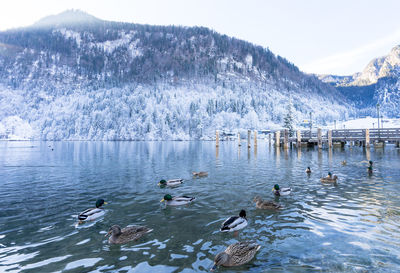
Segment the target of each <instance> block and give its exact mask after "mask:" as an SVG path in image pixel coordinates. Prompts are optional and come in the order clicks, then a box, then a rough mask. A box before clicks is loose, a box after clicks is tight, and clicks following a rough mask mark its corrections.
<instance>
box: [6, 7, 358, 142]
mask: <svg viewBox="0 0 400 273" xmlns="http://www.w3.org/2000/svg"><path fill="white" fill-rule="evenodd" d="M0 85H1V87H0V107H1V108H0V109H2V110H1V111H0V136H1V135H2V132H3V135H4V134H9V135H12V134H17V131H18V132H19V134H21V132H24V135H25V136H29V135H31V136H33V137H35V138H37V139H56V140H59V139H91V140H97V139H99V140H102V139H108V140H131V139H135V140H136V139H200V138H208V137H210V136H212V135H213V134H214V132H215V130H216V129H225V130H236V129H266V128H271V127H277V126H281V125H282V123H283V116H284V115H285V113H286V107H287V104H288V103H289V98H291V101H292V102H293V106H294V114H295V117H296V121H301V120H302V119H304V118H308V116H309V113H310V112H313V119H314V120H315V121H317V122H319V123H321V124H324V123H326V122H329V121H332V120H334V119H336V120H337V119H343V118H346V117H348V116H351V115H354V114H355V113H356V110H355V108H353V107H352V106H350V105H349V104H348V103H347V101H346V98H345V96H343V95H342V94H344V95H346V94H345V92H341V91H338V90H337V89H335V88H334V87H333V86H331V85H330V84H326V83H323V82H321V81H320V80H319V79H318V78H317V77H316V76H314V75H307V74H304V73H302V72H301V71H299V69H298V68H297V67H296V66H295V65H293V64H292V63H290V62H288V61H287V60H286V59H284V58H282V57H280V56H276V55H274V54H273V53H272V52H271V51H269V50H268V49H265V48H263V47H261V46H257V45H253V44H251V43H248V42H245V41H242V40H239V39H236V38H232V37H228V36H226V35H221V34H219V33H217V32H215V31H212V30H210V29H207V28H204V27H177V26H150V25H139V24H130V23H119V22H110V21H104V20H100V19H98V18H95V17H93V16H91V15H89V14H86V13H84V12H81V11H66V12H63V13H61V14H59V15H55V16H49V17H46V18H43V19H42V20H40V21H39V22H37V23H35V24H34V25H32V26H30V27H26V28H20V29H12V30H8V31H3V32H0Z"/></svg>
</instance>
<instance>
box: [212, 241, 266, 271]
mask: <svg viewBox="0 0 400 273" xmlns="http://www.w3.org/2000/svg"><path fill="white" fill-rule="evenodd" d="M260 247H261V246H260V245H259V244H257V243H255V242H237V243H234V244H232V245H230V246H228V247H227V248H226V249H225V251H224V252H220V253H218V254H217V256H215V259H214V266H213V267H212V268H211V271H213V270H215V269H216V268H217V267H218V266H221V265H222V266H239V265H243V264H245V263H248V262H249V261H250V260H251V259H253V258H254V255H255V254H256V253H257V251H258V250H259V249H260Z"/></svg>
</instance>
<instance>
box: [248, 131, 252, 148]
mask: <svg viewBox="0 0 400 273" xmlns="http://www.w3.org/2000/svg"><path fill="white" fill-rule="evenodd" d="M250 140H251V131H250V130H247V148H250V146H251V144H250Z"/></svg>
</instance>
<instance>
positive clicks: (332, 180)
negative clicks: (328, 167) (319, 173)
mask: <svg viewBox="0 0 400 273" xmlns="http://www.w3.org/2000/svg"><path fill="white" fill-rule="evenodd" d="M337 180H338V177H337V175H334V176H332V173H331V172H328V175H327V176H326V177H323V178H321V182H327V183H336V181H337Z"/></svg>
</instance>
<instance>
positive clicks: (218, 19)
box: [0, 0, 400, 75]
mask: <svg viewBox="0 0 400 273" xmlns="http://www.w3.org/2000/svg"><path fill="white" fill-rule="evenodd" d="M66 9H80V10H82V11H85V12H87V13H89V14H91V15H94V16H96V17H98V18H100V19H105V20H112V21H123V22H132V23H140V24H152V25H182V26H205V27H208V28H211V29H213V30H215V31H217V32H219V33H222V34H227V35H229V36H233V37H236V38H239V39H243V40H246V41H249V42H252V43H254V44H257V45H261V46H263V47H268V48H269V49H270V50H271V51H272V52H274V53H275V54H278V55H281V56H282V57H285V58H286V59H288V60H289V61H290V62H292V63H294V64H295V65H297V66H298V67H299V68H300V69H301V70H302V71H305V72H309V73H318V74H336V75H349V74H352V73H354V72H360V71H362V70H363V69H364V67H365V66H366V65H367V64H368V62H369V61H371V60H372V59H373V58H375V57H379V56H383V55H387V54H388V53H389V51H390V49H391V48H393V47H394V46H396V45H399V44H400V16H399V12H400V1H399V0H274V1H272V0H246V1H244V0H158V1H157V0H0V30H6V29H9V28H15V27H21V26H28V25H31V24H33V23H34V22H36V21H38V20H39V19H40V18H42V17H45V16H47V15H53V14H57V13H60V12H63V11H65V10H66Z"/></svg>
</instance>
